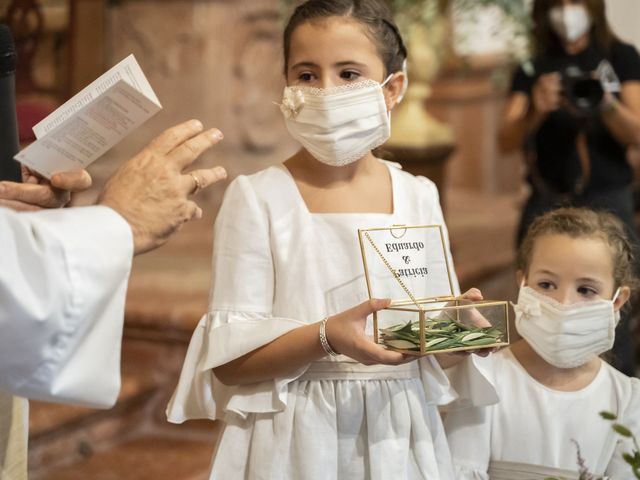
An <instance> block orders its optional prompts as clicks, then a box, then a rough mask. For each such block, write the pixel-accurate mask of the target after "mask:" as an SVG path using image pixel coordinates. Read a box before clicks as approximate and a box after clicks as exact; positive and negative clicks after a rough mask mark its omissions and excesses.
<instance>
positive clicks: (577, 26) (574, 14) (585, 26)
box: [549, 5, 591, 42]
mask: <svg viewBox="0 0 640 480" xmlns="http://www.w3.org/2000/svg"><path fill="white" fill-rule="evenodd" d="M549 21H550V22H551V28H552V29H553V31H554V32H556V34H557V35H558V36H559V37H560V38H561V39H562V40H564V41H565V42H575V41H576V40H577V39H578V38H580V37H581V36H582V35H584V34H585V33H586V32H587V30H589V28H590V27H591V17H590V16H589V12H588V11H587V8H586V7H585V6H584V5H566V6H564V7H563V6H557V7H553V8H552V9H551V10H549Z"/></svg>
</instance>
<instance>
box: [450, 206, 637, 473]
mask: <svg viewBox="0 0 640 480" xmlns="http://www.w3.org/2000/svg"><path fill="white" fill-rule="evenodd" d="M518 269H519V272H518V274H519V276H520V278H521V281H522V286H521V288H520V293H519V296H518V303H517V305H515V306H514V309H515V312H516V328H517V330H518V333H519V334H520V335H521V336H522V337H523V339H522V340H520V341H518V342H516V343H515V344H513V345H512V346H511V347H509V348H507V349H504V350H502V351H500V352H498V353H495V354H493V355H491V356H490V357H487V358H477V357H476V358H473V359H471V358H467V359H465V363H469V362H474V363H475V364H477V365H478V366H480V368H481V370H482V371H483V372H485V373H486V375H487V376H489V377H490V378H492V382H493V383H494V385H495V387H496V389H497V392H498V396H499V398H500V402H499V403H498V404H495V405H492V406H488V407H474V408H465V409H458V410H454V411H451V412H449V413H447V415H446V417H445V428H446V430H447V435H448V438H449V442H450V447H451V451H452V454H453V458H454V463H455V468H456V478H459V479H461V480H465V479H475V480H484V479H489V478H490V479H491V480H520V479H527V480H536V479H544V478H547V477H551V476H554V477H558V478H563V479H567V480H570V479H578V478H583V477H580V475H579V469H580V468H579V465H578V462H577V452H576V445H575V443H574V442H573V441H574V440H575V442H577V444H578V445H579V447H580V450H581V456H582V458H584V460H585V461H586V466H587V467H588V468H589V470H590V472H591V473H593V474H596V475H598V476H605V477H606V478H611V479H615V480H626V479H633V478H635V477H634V475H633V473H632V471H631V468H630V466H629V465H627V464H626V463H625V461H624V460H623V457H622V454H623V452H631V451H632V450H633V444H632V443H631V442H630V440H629V439H625V438H623V437H621V436H619V435H617V434H615V433H614V431H613V430H612V428H611V423H610V422H609V421H605V420H603V419H602V418H601V417H600V415H599V412H601V411H608V412H612V413H614V414H615V415H616V416H617V417H618V420H617V421H618V422H620V423H622V424H623V425H625V426H627V427H628V428H629V429H630V430H631V431H632V432H633V433H634V434H635V435H639V434H640V380H638V379H637V378H629V377H627V376H626V375H624V374H622V373H620V372H619V371H617V370H615V369H614V368H613V367H611V366H610V365H609V364H607V363H606V362H605V361H603V360H602V359H601V358H600V357H599V355H600V354H602V353H604V352H606V351H607V350H609V349H610V348H611V347H612V345H613V341H614V336H615V326H616V324H617V322H618V319H619V311H620V308H621V307H622V305H623V304H624V303H625V302H626V301H627V300H628V298H629V295H630V287H631V286H633V285H634V284H635V282H636V280H635V278H634V276H633V265H632V257H631V248H630V245H629V243H628V240H627V238H626V236H625V233H624V227H623V226H622V224H621V223H620V222H619V221H618V220H616V219H615V218H614V217H613V216H611V215H609V214H606V213H597V212H594V211H591V210H586V209H560V210H555V211H552V212H550V213H547V214H545V215H544V216H542V217H540V218H538V219H537V220H536V221H535V222H534V223H533V224H532V225H531V226H530V227H529V230H528V233H527V236H526V237H525V240H524V242H523V244H522V246H521V249H520V251H519V253H518ZM464 366H465V365H464V364H461V365H459V366H456V367H454V368H453V369H452V372H451V378H452V382H453V383H454V385H457V384H458V383H459V382H460V383H464V382H465V379H458V378H456V377H457V374H458V373H459V371H458V370H459V369H462V370H464ZM471 394H473V392H471ZM598 478H600V477H598Z"/></svg>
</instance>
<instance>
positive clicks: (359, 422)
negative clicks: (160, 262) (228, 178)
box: [167, 165, 457, 480]
mask: <svg viewBox="0 0 640 480" xmlns="http://www.w3.org/2000/svg"><path fill="white" fill-rule="evenodd" d="M389 170H390V173H391V178H392V185H393V202H394V213H393V214H388V215H386V214H311V213H310V212H309V211H308V210H307V208H306V205H305V203H304V201H303V200H302V198H301V196H300V193H299V191H298V189H297V187H296V185H295V182H294V180H293V178H292V177H291V175H290V174H289V172H288V171H287V170H286V169H285V168H284V167H283V166H274V167H271V168H268V169H266V170H263V171H261V172H259V173H257V174H254V175H251V176H240V177H238V178H237V179H235V180H234V181H233V182H232V183H231V185H230V186H229V188H228V190H227V192H226V193H225V198H224V202H223V205H222V208H221V210H220V213H219V216H218V219H217V221H216V226H215V241H214V254H213V271H214V274H213V275H214V278H213V287H212V296H211V304H210V307H209V311H208V313H207V314H206V315H205V316H204V317H203V318H202V320H201V321H200V323H199V325H198V327H197V328H196V331H195V333H194V335H193V338H192V340H191V343H190V345H189V350H188V353H187V356H186V359H185V363H184V366H183V370H182V374H181V377H180V381H179V384H178V386H177V388H176V391H175V393H174V395H173V398H172V399H171V402H170V404H169V406H168V409H167V415H168V418H169V421H171V422H176V423H180V422H183V421H185V420H187V419H190V418H210V419H219V420H223V421H224V423H225V427H224V430H223V432H222V435H221V438H220V441H219V444H218V448H217V452H216V454H215V458H214V461H213V465H212V472H211V476H210V478H211V479H223V480H233V479H252V480H254V479H268V480H280V479H296V480H304V479H322V480H326V479H338V478H340V479H363V478H370V479H381V480H382V479H385V480H388V479H394V480H395V479H432V480H438V479H441V480H453V478H454V474H453V467H452V463H451V457H450V454H449V449H448V446H447V441H446V438H445V433H444V429H443V426H442V422H441V419H440V417H439V414H438V411H437V406H438V405H440V404H444V403H447V402H449V401H451V400H453V399H454V398H455V393H454V392H453V390H452V389H451V388H450V386H449V382H448V380H447V378H446V376H445V375H444V373H443V371H442V370H441V368H440V366H439V365H438V364H437V362H436V361H435V359H434V358H433V357H431V356H429V357H426V358H423V359H421V360H419V361H416V362H412V363H410V364H407V365H403V366H398V367H386V366H370V367H366V366H363V365H361V364H358V363H355V362H353V361H351V360H350V359H348V358H346V357H343V356H339V357H336V359H331V358H326V359H324V361H320V362H314V363H313V364H311V365H307V366H304V367H303V368H301V369H300V370H299V371H297V372H295V374H293V375H291V376H290V377H289V378H276V379H274V380H271V381H265V382H262V383H257V384H253V385H247V386H236V387H228V386H225V385H223V384H222V383H220V382H219V381H218V380H217V379H216V377H215V376H214V375H213V373H212V370H211V369H212V368H214V367H216V366H218V365H222V364H225V363H227V362H229V361H230V360H233V359H235V358H237V357H239V356H241V355H243V354H245V353H247V352H250V351H252V350H254V349H256V348H257V347H260V346H262V345H265V344H267V343H269V342H270V341H272V340H274V339H275V338H277V337H279V336H281V335H282V334H284V333H286V332H288V331H290V330H292V329H294V328H297V327H299V326H301V325H304V324H307V323H312V322H318V321H319V320H321V319H322V318H324V317H326V316H328V315H332V314H335V313H338V312H341V311H343V310H345V309H347V308H350V307H352V306H355V305H357V304H359V303H361V302H362V301H364V300H365V299H366V298H367V293H366V283H365V279H364V271H363V266H362V260H361V254H360V248H359V245H358V237H357V229H358V228H369V227H380V226H388V225H393V224H443V217H442V212H441V209H440V205H439V202H438V194H437V190H436V188H435V186H434V184H433V183H432V182H430V181H429V180H427V179H425V178H419V177H414V176H412V175H410V174H407V173H405V172H402V171H401V170H399V169H397V168H395V167H393V166H391V165H389ZM445 235H446V231H445ZM447 251H448V238H447ZM450 264H451V263H450ZM454 281H455V279H454ZM456 284H457V282H456ZM456 288H457V287H456Z"/></svg>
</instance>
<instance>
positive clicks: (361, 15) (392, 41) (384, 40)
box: [283, 0, 407, 75]
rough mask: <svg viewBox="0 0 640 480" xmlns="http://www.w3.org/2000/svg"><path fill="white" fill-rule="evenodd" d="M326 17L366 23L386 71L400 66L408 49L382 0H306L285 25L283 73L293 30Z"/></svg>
mask: <svg viewBox="0 0 640 480" xmlns="http://www.w3.org/2000/svg"><path fill="white" fill-rule="evenodd" d="M328 17H350V18H352V19H353V20H355V21H357V22H358V23H360V24H362V25H363V26H364V27H365V31H366V32H367V35H368V36H369V38H370V39H371V41H372V42H373V43H374V44H375V45H376V48H377V49H378V53H379V55H380V58H382V62H383V63H384V67H385V69H386V74H389V73H395V72H398V71H400V70H402V63H403V62H404V60H405V58H407V49H406V48H405V46H404V42H403V41H402V36H401V35H400V31H399V30H398V27H397V26H396V24H395V22H394V20H393V16H392V15H391V12H390V11H389V8H388V7H387V5H386V4H385V3H384V1H382V0H308V1H306V2H304V3H303V4H301V5H300V6H298V8H296V9H295V11H294V12H293V15H291V18H290V19H289V22H288V23H287V26H286V28H285V29H284V42H283V43H284V74H285V75H286V74H287V70H288V68H289V52H290V50H291V35H292V34H293V31H294V30H295V29H296V28H297V27H299V26H300V25H302V24H304V23H306V22H313V21H317V20H322V19H324V18H328Z"/></svg>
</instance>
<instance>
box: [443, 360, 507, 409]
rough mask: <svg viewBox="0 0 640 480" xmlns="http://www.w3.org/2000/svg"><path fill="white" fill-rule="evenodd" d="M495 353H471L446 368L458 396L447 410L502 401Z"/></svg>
mask: <svg viewBox="0 0 640 480" xmlns="http://www.w3.org/2000/svg"><path fill="white" fill-rule="evenodd" d="M494 355H498V354H497V353H495V354H490V355H489V356H487V357H480V356H478V355H469V356H467V357H465V358H464V359H463V360H462V361H461V362H460V363H458V364H457V365H455V366H453V367H451V368H448V369H447V370H446V373H447V376H448V377H449V381H450V382H451V386H452V387H453V389H454V390H455V392H456V394H457V397H456V398H455V400H454V401H453V402H451V403H450V404H449V405H447V406H446V411H452V410H456V409H460V408H469V407H482V406H488V405H494V404H496V403H498V402H499V401H500V397H499V396H498V392H497V390H496V387H495V373H494V370H495V366H494V360H495V357H494Z"/></svg>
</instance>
